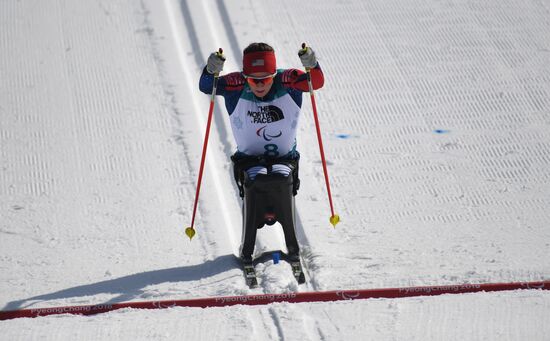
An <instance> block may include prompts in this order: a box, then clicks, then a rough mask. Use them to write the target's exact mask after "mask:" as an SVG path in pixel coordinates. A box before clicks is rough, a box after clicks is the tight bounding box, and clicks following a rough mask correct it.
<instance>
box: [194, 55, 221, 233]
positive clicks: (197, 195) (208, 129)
mask: <svg viewBox="0 0 550 341" xmlns="http://www.w3.org/2000/svg"><path fill="white" fill-rule="evenodd" d="M216 54H217V55H218V56H220V57H221V58H223V50H222V48H221V47H220V49H219V51H218V52H216ZM218 78H219V73H215V74H214V86H213V87H212V97H211V98H210V109H208V120H207V123H206V133H205V135H204V142H203V145H202V156H201V165H200V168H199V179H198V181H197V191H196V193H195V203H194V204H193V217H192V218H191V226H189V227H188V228H186V229H185V234H186V235H187V237H189V240H190V241H191V239H192V238H193V236H194V235H195V228H194V226H195V215H196V213H197V204H198V202H199V194H200V192H201V183H202V174H203V171H204V161H205V159H206V149H207V148H208V138H209V136H210V126H211V125H212V116H213V112H214V100H215V97H216V89H217V87H218Z"/></svg>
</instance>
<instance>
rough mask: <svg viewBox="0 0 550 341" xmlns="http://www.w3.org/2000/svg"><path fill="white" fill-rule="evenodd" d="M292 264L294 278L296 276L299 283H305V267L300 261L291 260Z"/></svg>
mask: <svg viewBox="0 0 550 341" xmlns="http://www.w3.org/2000/svg"><path fill="white" fill-rule="evenodd" d="M290 266H291V267H292V274H293V275H294V278H296V281H297V282H298V284H304V283H305V282H306V275H305V274H304V269H303V268H302V264H301V263H300V261H297V262H290Z"/></svg>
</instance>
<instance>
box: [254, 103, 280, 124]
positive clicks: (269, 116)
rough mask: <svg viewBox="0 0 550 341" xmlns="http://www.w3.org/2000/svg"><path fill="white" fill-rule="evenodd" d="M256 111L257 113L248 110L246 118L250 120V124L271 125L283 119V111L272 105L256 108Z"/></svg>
mask: <svg viewBox="0 0 550 341" xmlns="http://www.w3.org/2000/svg"><path fill="white" fill-rule="evenodd" d="M258 109H259V110H258V111H251V110H249V111H248V113H247V114H246V115H247V116H248V117H250V118H252V120H251V122H252V123H257V124H265V123H273V122H277V121H280V120H282V119H284V118H285V115H283V111H282V110H281V109H279V108H278V107H276V106H274V105H268V106H265V107H258Z"/></svg>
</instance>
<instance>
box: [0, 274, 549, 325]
mask: <svg viewBox="0 0 550 341" xmlns="http://www.w3.org/2000/svg"><path fill="white" fill-rule="evenodd" d="M518 289H540V290H550V281H542V282H516V283H487V284H458V285H441V286H427V287H408V288H388V289H366V290H340V291H319V292H290V293H283V294H260V295H247V296H221V297H208V298H198V299H188V300H172V301H171V300H167V301H150V302H124V303H113V304H97V305H84V306H67V307H50V308H35V309H21V310H12V311H0V320H9V319H14V318H19V317H38V316H48V315H59V314H73V315H93V314H100V313H105V312H108V311H113V310H117V309H123V308H135V309H165V308H173V307H199V308H208V307H226V306H233V305H238V304H243V305H262V304H270V303H275V302H289V303H301V302H328V301H342V300H357V299H369V298H403V297H414V296H436V295H443V294H463V293H475V292H482V291H485V292H491V291H506V290H518Z"/></svg>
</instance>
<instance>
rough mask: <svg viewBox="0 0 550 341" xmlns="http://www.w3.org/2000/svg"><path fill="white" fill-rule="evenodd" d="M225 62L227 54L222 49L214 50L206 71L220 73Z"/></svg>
mask: <svg viewBox="0 0 550 341" xmlns="http://www.w3.org/2000/svg"><path fill="white" fill-rule="evenodd" d="M220 50H221V49H220ZM224 63H225V56H224V55H223V54H222V52H221V51H218V52H212V53H211V54H210V56H209V57H208V61H207V62H206V71H208V73H210V74H214V73H220V72H222V70H223V64H224Z"/></svg>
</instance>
